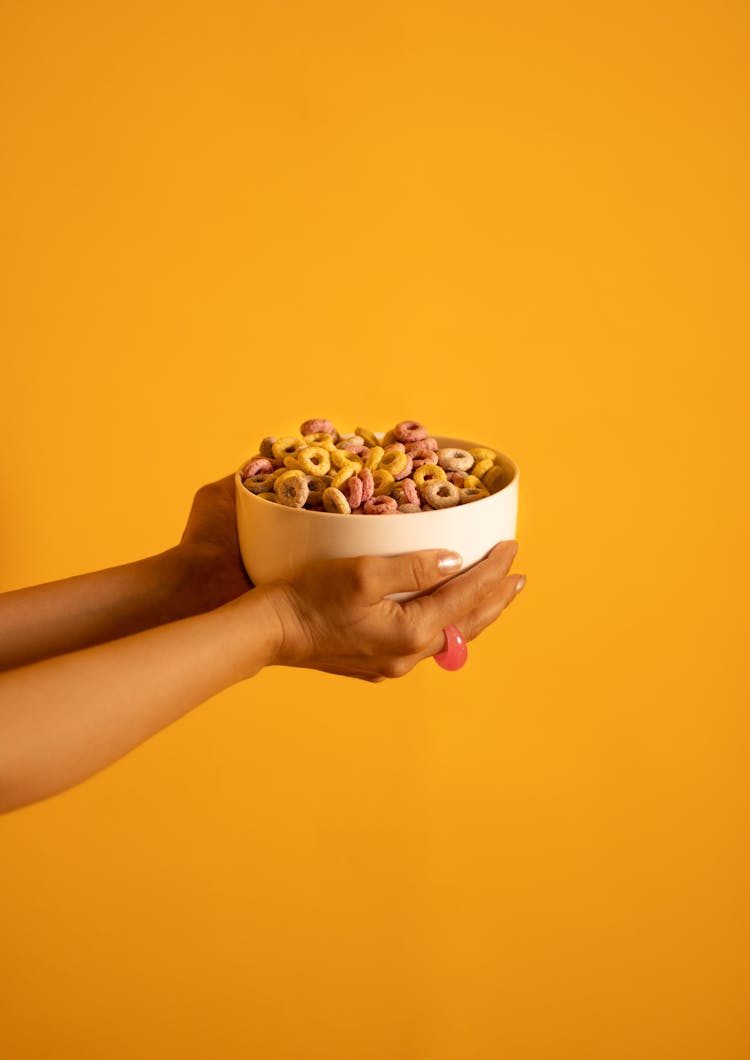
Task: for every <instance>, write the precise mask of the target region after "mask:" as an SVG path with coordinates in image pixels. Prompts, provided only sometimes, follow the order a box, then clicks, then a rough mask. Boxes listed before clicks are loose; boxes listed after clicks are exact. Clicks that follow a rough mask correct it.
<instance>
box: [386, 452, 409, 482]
mask: <svg viewBox="0 0 750 1060" xmlns="http://www.w3.org/2000/svg"><path fill="white" fill-rule="evenodd" d="M404 456H405V457H406V463H405V465H404V467H403V468H402V470H401V471H399V472H398V474H396V472H395V471H393V470H392V471H391V474H392V475H393V477H394V479H395V480H396V482H402V481H403V480H404V479H405V478H407V476H409V475H411V473H412V468H413V467H414V465H413V463H412V459H411V457H410V456H409V454H408V453H404Z"/></svg>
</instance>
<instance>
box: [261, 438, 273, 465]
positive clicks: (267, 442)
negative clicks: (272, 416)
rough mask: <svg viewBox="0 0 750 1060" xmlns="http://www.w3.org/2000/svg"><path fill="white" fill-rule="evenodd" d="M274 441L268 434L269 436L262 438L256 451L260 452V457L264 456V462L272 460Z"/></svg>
mask: <svg viewBox="0 0 750 1060" xmlns="http://www.w3.org/2000/svg"><path fill="white" fill-rule="evenodd" d="M275 441H276V439H275V438H274V437H273V436H272V435H270V434H269V436H268V437H267V438H264V439H263V441H262V442H261V443H260V445H259V446H258V449H259V450H260V455H261V456H264V457H265V458H266V460H272V459H273V443H274V442H275Z"/></svg>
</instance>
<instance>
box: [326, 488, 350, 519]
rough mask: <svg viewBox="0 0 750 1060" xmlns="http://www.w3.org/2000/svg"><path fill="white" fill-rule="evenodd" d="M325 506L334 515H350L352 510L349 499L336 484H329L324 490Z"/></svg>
mask: <svg viewBox="0 0 750 1060" xmlns="http://www.w3.org/2000/svg"><path fill="white" fill-rule="evenodd" d="M323 507H324V508H325V510H326V511H327V512H331V513H333V514H334V515H349V513H350V512H351V508H350V507H349V501H348V500H347V499H346V497H345V496H344V494H343V493H342V492H341V490H340V489H336V487H335V486H329V487H328V488H327V489H325V490H323Z"/></svg>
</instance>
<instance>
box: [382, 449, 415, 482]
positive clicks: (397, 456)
mask: <svg viewBox="0 0 750 1060" xmlns="http://www.w3.org/2000/svg"><path fill="white" fill-rule="evenodd" d="M408 463H409V457H408V456H407V455H406V453H402V452H401V450H400V449H389V450H388V452H387V453H386V452H384V453H383V455H382V456H381V458H380V463H379V464H378V468H379V469H382V470H383V471H390V473H391V474H392V475H393V477H394V478H397V477H398V476H399V475H400V474H401V472H402V471H404V469H405V468H406V465H407V464H408Z"/></svg>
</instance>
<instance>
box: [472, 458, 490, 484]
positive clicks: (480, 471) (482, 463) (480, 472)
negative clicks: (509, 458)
mask: <svg viewBox="0 0 750 1060" xmlns="http://www.w3.org/2000/svg"><path fill="white" fill-rule="evenodd" d="M492 464H493V462H492V460H490V459H489V457H487V459H485V460H477V462H476V464H475V465H474V467H473V468H472V469H471V473H472V475H474V476H475V477H476V478H482V479H483V478H484V476H485V475H486V474H487V472H488V471H489V469H490V468H491V467H492Z"/></svg>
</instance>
